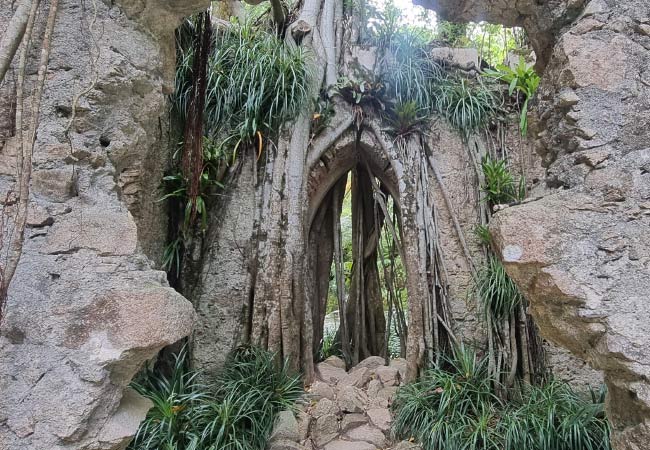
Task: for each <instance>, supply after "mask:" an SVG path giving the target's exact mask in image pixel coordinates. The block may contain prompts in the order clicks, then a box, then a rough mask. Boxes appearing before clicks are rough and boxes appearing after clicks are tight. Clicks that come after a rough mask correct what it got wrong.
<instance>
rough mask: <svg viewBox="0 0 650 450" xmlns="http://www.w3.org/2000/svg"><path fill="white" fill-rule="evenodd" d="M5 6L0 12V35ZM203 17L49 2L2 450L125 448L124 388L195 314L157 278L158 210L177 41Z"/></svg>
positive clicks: (181, 6) (130, 417) (176, 10)
mask: <svg viewBox="0 0 650 450" xmlns="http://www.w3.org/2000/svg"><path fill="white" fill-rule="evenodd" d="M13 3H14V2H11V1H9V0H0V11H1V13H0V29H3V30H4V29H5V28H6V24H7V19H8V17H9V16H10V14H11V11H12V4H13ZM199 5H202V6H206V5H207V2H199V1H184V2H176V3H175V4H174V5H173V6H170V3H169V2H162V1H147V2H140V1H131V0H123V1H117V2H91V4H89V3H83V2H81V3H80V2H71V1H62V2H60V3H59V11H58V17H57V22H56V26H55V29H54V34H53V37H52V46H51V48H52V50H51V57H50V64H49V68H48V72H47V76H46V84H45V90H44V94H43V100H42V107H41V120H40V124H39V128H38V132H37V139H36V145H35V149H34V160H33V177H32V190H31V196H30V203H31V205H30V218H29V220H28V228H27V230H26V236H25V237H26V239H25V244H24V248H23V254H22V258H21V261H20V264H19V266H18V269H17V272H16V275H15V277H14V279H13V282H12V283H11V286H10V289H9V293H8V302H7V306H6V317H5V319H4V320H3V324H2V331H1V334H0V391H1V392H2V396H0V447H2V448H3V449H6V450H22V449H27V448H29V449H33V450H70V449H93V450H108V449H122V448H124V447H125V446H126V445H127V443H128V441H129V440H130V438H131V436H132V435H133V434H134V433H135V431H136V429H137V427H138V424H139V422H140V421H141V420H142V418H143V417H144V416H145V413H146V410H147V409H148V407H149V403H148V402H146V401H144V400H143V399H142V398H141V397H140V396H139V395H137V394H135V393H134V392H133V391H131V390H128V389H127V388H126V386H127V385H128V383H129V382H130V380H131V378H132V377H133V375H134V374H135V373H136V372H137V371H138V370H139V369H140V368H141V367H142V364H143V362H144V361H146V360H147V359H150V358H152V357H153V356H154V355H155V354H156V353H157V352H158V350H160V348H162V347H163V346H165V345H169V344H171V343H174V342H176V341H177V340H179V339H181V338H182V337H184V336H187V335H188V333H189V332H190V331H191V327H192V323H193V320H194V313H193V310H192V307H191V304H190V303H189V302H188V301H187V300H185V299H184V298H183V297H181V296H180V295H179V294H178V293H176V292H175V291H174V290H173V289H171V288H170V287H169V286H168V284H167V281H166V276H165V274H164V272H162V271H158V270H154V263H156V262H159V260H160V256H161V254H162V249H163V246H164V242H165V239H166V224H167V219H166V218H165V216H164V207H163V205H162V204H161V203H157V202H155V200H156V199H157V198H158V197H159V195H160V193H159V192H158V190H157V188H158V185H159V182H160V181H159V180H160V179H161V176H162V173H163V170H164V169H165V165H166V162H167V160H168V155H169V153H168V152H167V150H166V148H167V136H166V133H167V130H168V125H167V117H168V115H167V111H168V103H167V94H168V93H169V86H170V84H171V81H172V79H171V77H169V75H171V72H170V71H169V69H170V68H173V53H170V52H169V50H170V49H173V42H174V37H173V30H174V28H175V27H176V25H177V24H178V23H179V21H180V19H181V17H182V16H183V15H185V14H189V13H192V12H193V11H194V10H195V9H196V7H197V6H199ZM47 7H48V2H41V6H40V15H39V19H38V23H37V24H36V28H35V29H36V33H37V34H36V35H37V36H39V38H38V39H36V40H35V41H36V43H38V41H39V39H40V36H41V33H42V30H43V26H44V20H45V17H46V15H47V14H46V11H47ZM94 8H96V13H95V9H94ZM122 8H126V13H125V9H122ZM154 17H155V18H154ZM154 22H155V23H156V26H155V29H154V28H149V27H148V25H150V24H153V23H154ZM91 24H92V25H91ZM165 49H166V50H165ZM39 54H40V51H37V50H36V49H34V51H33V52H32V55H33V57H34V58H38V56H39ZM169 56H171V57H172V58H171V59H170V58H169ZM34 63H35V60H33V61H30V66H29V69H28V71H27V72H28V79H27V84H28V89H27V92H30V91H31V89H32V87H33V83H34V81H35V78H36V66H35V64H34ZM3 89H4V87H3ZM82 91H87V92H85V94H84V95H82V96H81V97H80V98H79V101H78V103H77V105H76V110H75V120H74V122H73V123H72V124H71V126H70V127H69V129H68V124H69V121H70V117H71V113H72V106H71V105H72V101H73V97H74V96H75V95H76V94H79V93H81V92H82ZM26 104H29V100H28V99H27V100H26ZM8 121H10V118H8V117H4V116H3V117H0V122H2V123H6V122H8ZM15 147H16V139H15V137H11V136H8V135H3V136H2V137H1V138H0V161H1V163H0V170H1V171H2V173H0V190H2V192H6V191H8V190H9V189H11V188H12V187H13V181H14V180H13V176H14V173H15V167H14V165H15ZM5 208H12V206H5ZM5 212H6V213H8V216H10V217H11V216H12V212H13V211H11V210H10V211H5ZM4 236H7V234H4ZM4 244H5V245H6V242H5V243H4ZM5 248H6V247H5ZM152 260H153V262H152Z"/></svg>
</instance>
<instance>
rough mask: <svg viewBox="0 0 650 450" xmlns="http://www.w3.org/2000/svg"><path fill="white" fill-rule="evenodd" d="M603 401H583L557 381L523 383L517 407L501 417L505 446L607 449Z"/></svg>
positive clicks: (515, 449) (509, 448) (508, 449)
mask: <svg viewBox="0 0 650 450" xmlns="http://www.w3.org/2000/svg"><path fill="white" fill-rule="evenodd" d="M601 392H604V390H601ZM593 400H595V401H593ZM603 400H604V398H603V397H600V398H595V399H592V401H591V402H590V401H587V400H585V399H583V398H581V397H580V396H578V395H577V394H576V393H575V392H573V391H572V390H571V388H570V387H569V386H568V385H567V384H565V383H561V382H558V381H550V382H549V383H547V384H545V385H544V386H542V387H538V386H526V389H525V391H524V393H523V395H522V398H521V400H520V401H519V405H518V407H517V408H516V409H513V410H512V411H511V412H510V414H508V415H506V416H505V417H504V418H503V424H502V429H503V434H504V436H505V442H506V446H505V449H506V450H518V449H523V448H525V449H532V450H538V449H539V450H547V449H553V450H556V449H557V450H574V449H581V450H609V449H610V448H611V444H610V438H609V435H610V427H609V423H608V421H607V418H606V416H605V411H604V408H603Z"/></svg>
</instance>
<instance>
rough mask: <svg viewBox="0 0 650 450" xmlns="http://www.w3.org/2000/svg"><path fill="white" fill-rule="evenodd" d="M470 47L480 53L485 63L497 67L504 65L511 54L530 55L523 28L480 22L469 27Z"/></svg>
mask: <svg viewBox="0 0 650 450" xmlns="http://www.w3.org/2000/svg"><path fill="white" fill-rule="evenodd" d="M468 28H469V29H468V32H467V36H468V38H469V41H470V42H469V46H470V47H474V48H476V49H477V50H478V51H479V57H480V59H481V60H482V61H484V62H485V63H487V64H489V65H491V66H496V65H497V64H501V63H503V62H504V61H505V60H506V58H507V57H508V54H509V53H529V52H530V50H529V49H528V40H527V38H526V33H525V32H524V30H523V29H521V28H506V27H504V26H503V25H499V24H492V23H487V22H480V23H476V24H471V25H470V26H469V27H468Z"/></svg>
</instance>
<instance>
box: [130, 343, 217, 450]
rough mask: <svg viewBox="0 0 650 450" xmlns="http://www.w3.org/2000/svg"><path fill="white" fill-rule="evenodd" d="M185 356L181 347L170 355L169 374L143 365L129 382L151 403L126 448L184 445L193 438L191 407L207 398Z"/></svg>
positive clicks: (148, 449) (141, 449) (142, 449)
mask: <svg viewBox="0 0 650 450" xmlns="http://www.w3.org/2000/svg"><path fill="white" fill-rule="evenodd" d="M186 356H187V353H186V351H185V349H182V350H181V351H180V352H179V353H178V354H177V355H175V356H174V365H173V367H172V370H171V374H170V375H168V376H166V375H164V374H162V373H157V372H154V370H153V368H151V367H147V368H146V369H145V371H144V372H143V373H141V374H140V376H139V377H138V378H137V379H136V381H134V382H133V383H132V384H131V386H132V387H133V388H134V389H135V390H136V392H138V393H139V394H140V395H142V396H144V397H145V398H148V399H149V400H151V402H152V403H153V407H152V408H151V409H150V410H149V412H148V413H147V417H146V418H145V420H144V421H143V422H142V423H141V424H140V428H138V432H137V433H136V435H135V438H134V439H133V441H132V442H131V444H130V445H129V448H131V449H137V450H159V449H172V448H186V447H188V446H190V445H191V443H192V442H194V441H195V440H196V430H194V428H193V416H194V411H195V408H196V407H198V405H199V404H200V403H201V402H202V401H205V400H206V399H207V397H206V395H205V392H206V387H205V386H203V385H201V384H200V383H198V382H197V379H196V378H197V374H196V372H192V371H190V370H189V367H188V365H187V361H186Z"/></svg>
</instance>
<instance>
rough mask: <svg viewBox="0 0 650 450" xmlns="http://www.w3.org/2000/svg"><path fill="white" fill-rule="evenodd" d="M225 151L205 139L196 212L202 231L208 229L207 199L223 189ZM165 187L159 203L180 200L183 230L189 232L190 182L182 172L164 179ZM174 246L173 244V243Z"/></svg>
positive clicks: (210, 140)
mask: <svg viewBox="0 0 650 450" xmlns="http://www.w3.org/2000/svg"><path fill="white" fill-rule="evenodd" d="M223 152H224V150H223V147H222V146H220V145H216V144H215V142H214V141H213V140H212V139H210V138H208V137H204V138H203V170H202V172H201V177H200V178H199V183H200V184H199V192H200V194H199V196H198V197H197V198H196V212H197V215H198V217H199V218H200V222H201V229H205V228H206V227H207V221H208V215H207V208H206V197H207V196H208V194H209V192H210V191H211V189H212V188H214V187H217V188H220V187H223V186H222V184H221V182H220V181H219V180H218V178H219V175H218V174H219V173H220V172H221V171H222V166H223V165H225V164H226V162H225V160H224V153H223ZM163 186H164V188H165V191H166V192H167V193H166V194H165V195H163V196H162V197H161V198H160V200H159V201H163V200H167V199H170V198H174V199H178V200H179V201H180V202H181V203H182V205H184V206H183V211H184V214H183V229H184V231H186V230H187V228H188V227H189V222H190V214H191V212H192V203H191V202H190V200H189V198H188V195H187V186H188V180H187V179H186V178H185V176H184V175H183V174H182V172H181V171H180V170H177V171H176V172H174V173H172V174H171V175H166V176H164V177H163ZM172 244H173V243H172Z"/></svg>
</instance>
